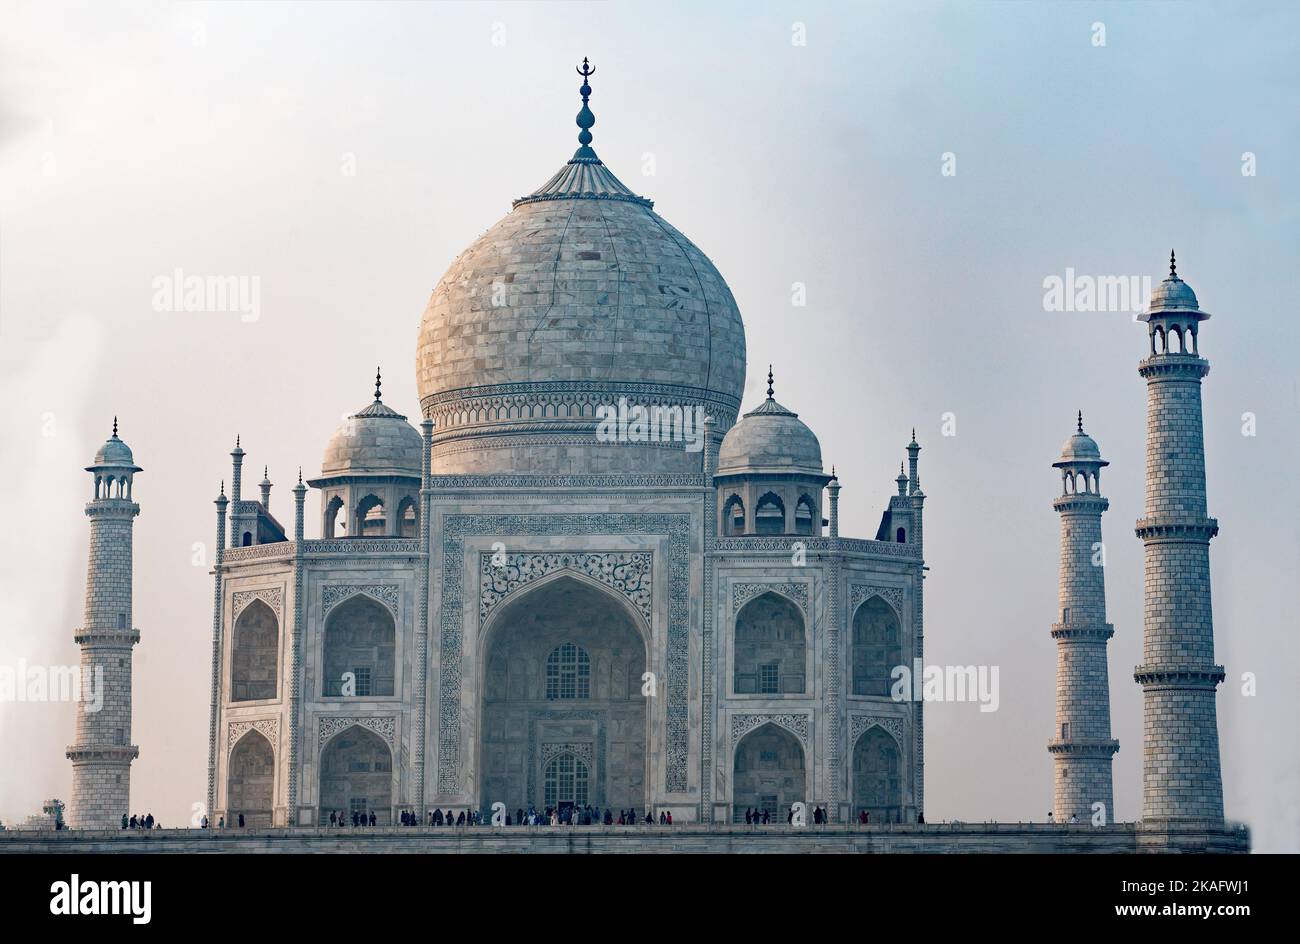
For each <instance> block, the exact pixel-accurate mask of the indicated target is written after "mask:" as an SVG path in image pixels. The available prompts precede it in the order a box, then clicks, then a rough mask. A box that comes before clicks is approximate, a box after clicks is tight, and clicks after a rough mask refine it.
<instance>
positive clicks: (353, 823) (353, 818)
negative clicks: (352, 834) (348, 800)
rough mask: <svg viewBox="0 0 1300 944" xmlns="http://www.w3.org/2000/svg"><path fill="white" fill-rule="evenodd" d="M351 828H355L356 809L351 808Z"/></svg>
mask: <svg viewBox="0 0 1300 944" xmlns="http://www.w3.org/2000/svg"><path fill="white" fill-rule="evenodd" d="M352 828H353V829H356V828H357V811H356V810H353V811H352Z"/></svg>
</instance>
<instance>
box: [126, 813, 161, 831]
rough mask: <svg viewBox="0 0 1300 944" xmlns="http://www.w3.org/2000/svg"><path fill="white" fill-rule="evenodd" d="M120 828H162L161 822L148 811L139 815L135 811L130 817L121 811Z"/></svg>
mask: <svg viewBox="0 0 1300 944" xmlns="http://www.w3.org/2000/svg"><path fill="white" fill-rule="evenodd" d="M122 828H123V829H155V828H157V829H162V824H161V823H159V822H158V821H157V820H156V819H154V818H153V814H152V813H150V814H149V815H148V816H141V815H140V814H139V813H136V814H135V815H134V816H132V817H130V818H128V817H127V815H126V814H125V813H123V814H122Z"/></svg>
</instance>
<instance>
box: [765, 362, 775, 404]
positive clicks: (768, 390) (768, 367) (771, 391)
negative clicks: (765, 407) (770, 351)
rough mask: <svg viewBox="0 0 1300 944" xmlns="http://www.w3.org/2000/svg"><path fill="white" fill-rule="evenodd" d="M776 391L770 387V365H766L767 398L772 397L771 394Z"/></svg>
mask: <svg viewBox="0 0 1300 944" xmlns="http://www.w3.org/2000/svg"><path fill="white" fill-rule="evenodd" d="M775 392H776V391H775V390H773V389H772V365H771V364H768V365H767V398H768V399H769V400H770V399H772V394H773V393H775Z"/></svg>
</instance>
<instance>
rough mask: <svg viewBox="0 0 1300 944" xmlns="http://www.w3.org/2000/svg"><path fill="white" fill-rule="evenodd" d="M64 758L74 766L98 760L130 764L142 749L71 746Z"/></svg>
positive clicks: (133, 746) (123, 745)
mask: <svg viewBox="0 0 1300 944" xmlns="http://www.w3.org/2000/svg"><path fill="white" fill-rule="evenodd" d="M64 756H66V757H67V758H68V760H70V761H72V762H73V763H74V764H78V763H84V762H85V761H96V760H97V761H109V762H112V761H117V762H118V763H122V764H129V763H130V762H131V761H133V760H135V759H136V758H137V757H139V756H140V748H139V747H137V746H136V745H135V744H116V745H109V744H105V745H102V746H101V745H95V744H70V745H68V749H67V751H66V752H65V755H64Z"/></svg>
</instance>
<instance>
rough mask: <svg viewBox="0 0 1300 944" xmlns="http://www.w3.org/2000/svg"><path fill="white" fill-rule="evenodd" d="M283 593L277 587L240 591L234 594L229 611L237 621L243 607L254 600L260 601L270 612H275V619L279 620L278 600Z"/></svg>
mask: <svg viewBox="0 0 1300 944" xmlns="http://www.w3.org/2000/svg"><path fill="white" fill-rule="evenodd" d="M283 595H284V594H283V591H282V590H281V588H279V587H263V588H262V589H261V590H240V591H239V592H238V593H236V594H235V596H234V600H233V601H232V603H231V609H232V611H233V615H234V618H235V619H239V614H240V613H242V612H243V611H244V607H246V606H248V604H250V603H252V602H253V601H254V600H261V601H262V602H263V603H265V604H266V605H267V606H269V607H270V608H271V609H272V610H274V611H275V618H276V619H279V618H280V600H281V597H282V596H283Z"/></svg>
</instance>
